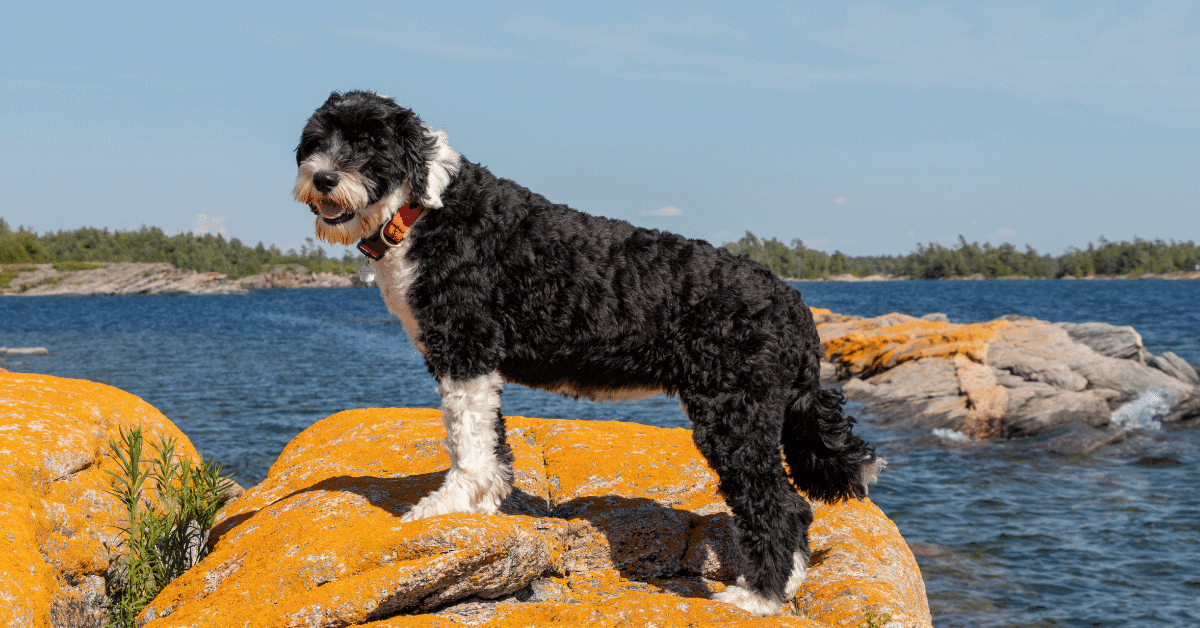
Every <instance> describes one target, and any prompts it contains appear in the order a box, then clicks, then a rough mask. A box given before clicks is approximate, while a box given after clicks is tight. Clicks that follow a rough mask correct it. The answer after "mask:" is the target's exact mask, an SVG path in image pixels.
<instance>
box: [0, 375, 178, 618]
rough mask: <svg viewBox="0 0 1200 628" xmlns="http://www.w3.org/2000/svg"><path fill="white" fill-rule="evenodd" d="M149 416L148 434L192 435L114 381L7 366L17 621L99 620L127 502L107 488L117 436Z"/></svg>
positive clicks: (12, 591)
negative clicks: (36, 372)
mask: <svg viewBox="0 0 1200 628" xmlns="http://www.w3.org/2000/svg"><path fill="white" fill-rule="evenodd" d="M139 425H140V426H141V427H142V429H143V432H144V433H145V436H146V440H147V442H150V441H153V440H155V439H156V438H157V436H158V435H163V436H167V437H174V438H176V439H178V440H179V444H178V446H177V450H178V453H179V454H180V455H181V456H187V457H190V458H192V459H193V461H194V462H199V461H200V457H199V455H198V454H197V453H196V450H195V449H194V448H193V447H192V445H191V443H190V442H189V441H188V439H187V437H186V436H184V435H183V433H181V432H180V431H179V430H178V429H176V427H175V426H174V425H172V424H171V422H170V421H168V420H167V419H166V417H164V416H163V415H162V414H161V413H160V412H158V411H157V410H155V409H154V408H153V407H152V406H150V405H149V404H147V403H146V402H144V401H142V400H141V399H139V398H137V397H135V396H133V395H131V394H129V393H126V392H122V391H120V390H117V389H115V388H112V387H110V386H105V385H103V384H96V383H93V382H87V381H82V380H75V379H63V378H59V377H50V376H45V375H28V374H23V373H0V456H2V457H3V460H4V464H3V465H0V531H2V532H0V607H3V608H5V609H7V611H8V612H7V613H4V615H5V616H7V617H9V618H10V619H9V620H8V622H9V623H8V625H11V626H21V627H24V626H39V627H40V626H75V625H99V621H100V619H101V617H102V615H103V607H104V605H105V604H106V602H107V600H106V598H105V582H104V575H105V572H106V571H107V569H108V567H109V564H110V562H111V561H112V560H113V558H114V554H115V552H116V551H117V550H118V544H117V541H118V537H117V534H118V532H119V530H118V526H121V525H124V524H125V522H124V520H123V515H121V514H119V513H120V512H121V507H120V505H119V504H118V503H117V500H116V499H115V498H113V497H112V496H110V495H109V494H108V492H107V491H108V490H109V487H110V486H111V481H110V477H109V476H108V475H107V474H106V473H104V470H105V469H115V468H116V467H115V464H114V462H113V461H112V459H111V458H109V457H108V453H107V452H108V441H109V439H110V438H116V437H117V435H118V430H119V429H121V428H124V429H129V428H133V427H137V426H139Z"/></svg>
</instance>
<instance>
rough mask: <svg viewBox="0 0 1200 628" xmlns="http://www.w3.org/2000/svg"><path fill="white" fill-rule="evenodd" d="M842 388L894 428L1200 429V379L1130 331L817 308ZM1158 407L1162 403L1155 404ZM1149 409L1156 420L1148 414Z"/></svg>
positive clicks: (982, 433)
mask: <svg viewBox="0 0 1200 628" xmlns="http://www.w3.org/2000/svg"><path fill="white" fill-rule="evenodd" d="M814 316H815V317H816V320H817V323H818V326H817V327H818V331H819V332H820V334H821V339H822V342H823V344H824V346H825V351H826V358H827V359H828V360H830V362H831V363H832V366H831V367H827V368H825V369H824V370H823V372H825V373H827V374H828V373H830V372H832V373H835V374H836V375H837V376H838V377H839V378H841V379H843V380H845V383H844V386H843V391H844V392H845V393H846V395H847V396H848V397H849V398H850V399H852V400H855V401H860V402H863V403H865V404H867V405H868V412H869V413H870V414H872V415H873V416H875V417H876V418H877V419H878V420H880V421H881V422H884V423H896V424H902V425H908V426H913V427H928V428H933V429H950V430H955V431H958V432H961V433H963V434H966V435H968V436H972V437H976V438H1000V437H1004V438H1011V437H1020V436H1028V435H1032V434H1036V433H1039V432H1043V431H1045V430H1048V429H1051V428H1056V427H1060V426H1064V425H1083V426H1090V427H1096V428H1101V427H1108V426H1110V425H1115V426H1116V427H1135V426H1136V425H1130V424H1129V421H1137V420H1143V419H1145V418H1146V417H1147V416H1151V418H1152V419H1154V420H1160V421H1169V422H1179V423H1188V424H1197V423H1200V408H1197V405H1198V404H1197V403H1196V402H1195V400H1197V399H1200V388H1198V387H1197V385H1198V384H1200V378H1197V377H1196V375H1195V370H1194V369H1192V367H1191V366H1190V365H1189V364H1187V362H1185V361H1183V360H1182V359H1180V358H1179V357H1178V356H1176V355H1175V354H1173V353H1170V352H1168V353H1164V354H1163V355H1162V356H1153V355H1151V354H1150V353H1149V352H1147V351H1146V349H1145V347H1144V346H1143V345H1142V339H1141V336H1140V335H1139V334H1138V333H1137V331H1135V330H1134V329H1133V328H1132V327H1120V326H1115V325H1108V324H1104V323H1083V324H1074V323H1058V324H1053V323H1047V322H1044V321H1039V320H1035V319H1031V318H1027V317H1020V316H1008V317H1004V318H1002V319H999V320H995V321H990V322H987V323H975V324H970V325H957V324H953V323H950V322H948V321H946V320H944V318H945V317H944V316H942V315H927V316H926V317H923V318H921V319H918V318H915V317H912V316H907V315H904V314H895V313H893V314H886V315H883V316H877V317H874V318H860V317H855V316H843V315H839V314H835V313H833V312H830V311H828V310H821V309H819V308H817V309H814ZM1151 406H1153V407H1151ZM1147 411H1149V413H1148V412H1147Z"/></svg>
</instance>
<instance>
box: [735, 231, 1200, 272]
mask: <svg viewBox="0 0 1200 628" xmlns="http://www.w3.org/2000/svg"><path fill="white" fill-rule="evenodd" d="M724 247H725V248H726V249H728V250H729V251H731V252H733V253H734V254H737V255H746V256H747V257H749V258H750V259H752V260H754V261H756V262H758V263H760V264H762V265H763V266H766V267H767V269H768V270H770V271H771V272H773V273H775V274H776V275H779V276H780V277H789V278H796V279H823V278H827V277H831V276H834V275H845V274H850V275H854V276H856V277H865V276H867V275H875V274H880V275H892V276H896V277H909V278H912V279H943V278H946V279H948V278H955V277H971V276H974V275H982V276H983V277H986V278H988V279H997V278H1001V277H1031V278H1051V277H1067V276H1071V277H1089V276H1093V275H1099V276H1117V275H1143V274H1146V273H1155V274H1163V273H1186V272H1192V271H1196V270H1200V249H1197V247H1196V244H1195V243H1194V242H1192V241H1190V240H1189V241H1187V242H1176V241H1174V240H1171V241H1163V240H1162V239H1161V238H1160V239H1155V240H1143V239H1142V238H1137V237H1135V238H1134V239H1133V241H1132V242H1111V241H1109V240H1107V239H1105V238H1104V237H1101V238H1100V241H1099V244H1098V245H1097V244H1093V243H1089V244H1088V245H1087V249H1079V248H1076V247H1071V248H1070V249H1068V250H1067V252H1066V253H1064V254H1062V255H1060V256H1058V257H1052V256H1050V255H1043V254H1040V253H1038V252H1037V251H1035V250H1034V249H1033V247H1031V246H1029V245H1026V246H1025V248H1024V250H1018V249H1017V247H1015V246H1013V245H1012V244H1008V243H1005V244H1000V245H998V246H993V245H992V244H991V243H985V244H983V245H980V244H979V243H978V242H967V239H966V238H964V237H963V236H961V235H960V236H958V244H957V246H955V247H953V248H951V247H946V246H942V245H941V244H938V243H937V242H930V243H929V244H918V245H917V250H916V251H913V252H912V253H909V254H908V255H866V256H854V257H852V256H849V255H846V254H845V253H842V252H841V251H834V252H833V254H829V253H825V252H823V251H817V250H815V249H811V248H808V247H806V246H804V243H803V242H802V241H800V240H792V243H791V246H788V245H786V244H784V243H783V242H780V241H779V240H777V239H775V238H771V239H768V240H764V239H761V238H759V237H758V236H756V235H754V234H753V233H750V232H749V231H747V232H746V235H745V236H744V237H742V238H740V239H739V240H738V241H737V242H726V243H725V244H724Z"/></svg>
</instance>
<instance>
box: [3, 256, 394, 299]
mask: <svg viewBox="0 0 1200 628" xmlns="http://www.w3.org/2000/svg"><path fill="white" fill-rule="evenodd" d="M56 266H58V268H56ZM0 274H2V275H3V276H5V277H6V278H9V280H8V281H6V282H4V284H3V285H0V296H5V297H15V296H27V297H41V296H126V295H151V294H173V295H194V294H248V293H249V292H250V291H251V290H271V289H279V288H361V287H368V284H366V283H364V282H363V281H362V280H361V279H359V277H358V275H357V274H354V273H349V274H342V273H310V272H308V270H307V269H306V268H304V267H303V266H300V265H291V266H288V265H278V266H275V267H272V268H271V269H270V270H268V271H267V272H264V273H259V274H257V275H250V276H248V277H242V278H240V279H233V280H231V279H229V278H228V277H227V276H226V275H223V274H221V273H215V272H208V273H202V272H197V271H194V270H186V269H182V268H177V267H175V266H172V265H171V264H168V263H166V262H155V263H148V262H88V263H78V262H76V263H71V264H62V263H60V264H6V265H3V266H0ZM371 285H373V284H371Z"/></svg>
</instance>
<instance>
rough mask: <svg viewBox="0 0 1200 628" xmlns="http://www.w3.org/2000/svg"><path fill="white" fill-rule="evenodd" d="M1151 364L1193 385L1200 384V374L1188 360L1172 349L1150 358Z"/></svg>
mask: <svg viewBox="0 0 1200 628" xmlns="http://www.w3.org/2000/svg"><path fill="white" fill-rule="evenodd" d="M1150 366H1153V367H1154V368H1156V369H1158V370H1160V371H1162V372H1164V373H1166V374H1167V375H1170V376H1171V377H1174V378H1175V379H1178V380H1180V381H1183V382H1187V383H1189V384H1191V385H1193V386H1200V375H1197V374H1196V369H1194V368H1192V365H1191V364H1188V363H1187V361H1186V360H1184V359H1183V358H1181V357H1179V356H1177V355H1175V354H1174V353H1173V352H1171V351H1166V352H1164V353H1163V354H1162V355H1158V356H1154V357H1152V358H1150Z"/></svg>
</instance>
